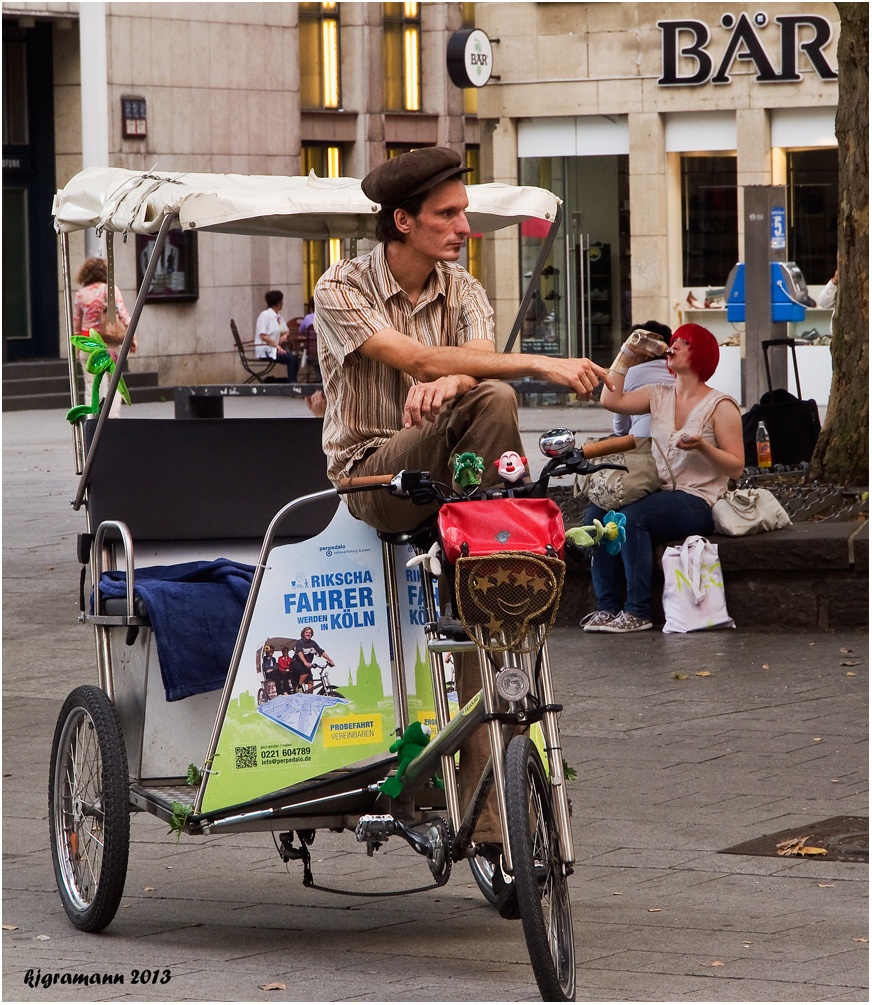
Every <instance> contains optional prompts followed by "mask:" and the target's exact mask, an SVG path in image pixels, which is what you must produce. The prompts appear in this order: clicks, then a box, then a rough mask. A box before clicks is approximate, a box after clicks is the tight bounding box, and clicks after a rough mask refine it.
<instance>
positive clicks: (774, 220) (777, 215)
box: [769, 206, 787, 251]
mask: <svg viewBox="0 0 872 1005" xmlns="http://www.w3.org/2000/svg"><path fill="white" fill-rule="evenodd" d="M786 246H787V214H786V213H785V211H784V207H783V206H773V207H772V209H770V210H769V247H770V248H771V249H772V250H773V251H781V250H782V249H784V248H785V247H786Z"/></svg>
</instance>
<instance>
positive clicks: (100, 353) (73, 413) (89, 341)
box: [67, 328, 130, 424]
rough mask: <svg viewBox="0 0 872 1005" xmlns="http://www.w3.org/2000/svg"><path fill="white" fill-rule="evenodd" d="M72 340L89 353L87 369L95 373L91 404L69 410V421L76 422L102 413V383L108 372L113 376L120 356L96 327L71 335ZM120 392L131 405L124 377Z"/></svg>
mask: <svg viewBox="0 0 872 1005" xmlns="http://www.w3.org/2000/svg"><path fill="white" fill-rule="evenodd" d="M70 342H71V343H72V344H73V346H74V347H75V348H76V349H81V350H82V352H86V353H88V354H89V355H88V361H87V362H86V363H85V369H86V370H87V371H88V373H92V374H93V375H94V385H93V387H92V389H91V401H90V404H84V405H75V406H73V408H71V409H70V410H69V412H67V422H71V423H73V424H75V423H76V422H78V421H79V420H80V419H83V418H84V417H85V416H86V415H99V414H100V384H101V383H102V381H103V376H104V375H105V374H107V373H108V374H109V376H110V378H111V376H112V374H113V373H115V363H116V361H117V359H118V357H117V356H116V354H115V353H114V352H112V350H111V349H110V348H109V347H108V346H107V345H106V343H105V342H104V341H103V337H102V336H101V335H100V333H99V332H98V331H97V329H96V328H92V329H91V330H90V332H89V333H88V335H71V336H70ZM118 393H119V394H120V395H121V397H122V398H123V399H124V401H125V402H126V403H127V404H128V405H129V404H130V392H129V391H128V390H127V385H126V384H125V383H124V378H123V377H122V378H121V379H120V380H119V381H118Z"/></svg>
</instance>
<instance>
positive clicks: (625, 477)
mask: <svg viewBox="0 0 872 1005" xmlns="http://www.w3.org/2000/svg"><path fill="white" fill-rule="evenodd" d="M606 439H611V437H606ZM587 442H588V443H597V442H599V441H598V440H595V439H594V440H588V441H587ZM653 443H654V439H653V437H651V436H637V437H636V449H635V450H629V451H627V452H626V453H619V454H610V455H609V457H608V461H609V463H610V464H622V465H624V467H626V468H627V470H626V471H615V470H614V469H613V468H611V469H605V470H603V471H594V473H593V474H592V475H585V476H584V477H583V478H579V477H578V476H576V479H575V488H574V490H573V495H576V496H579V495H585V496H587V498H588V499H590V501H591V502H592V503H593V504H594V505H595V506H599V507H600V509H604V510H610V509H614V510H622V509H623V508H624V507H625V506H627V505H628V504H629V503H631V502H635V501H636V500H637V499H641V498H642V496H647V495H650V494H651V493H652V492H657V491H659V489H660V475H659V474H658V473H657V462H656V460H655V458H654V452H653V448H652V445H653ZM657 449H658V450H660V445H659V444H658V445H657ZM661 454H662V451H661ZM664 460H665V458H664ZM667 467H668V463H667ZM670 474H671V471H670ZM672 486H673V488H674V487H675V479H674V478H673V480H672Z"/></svg>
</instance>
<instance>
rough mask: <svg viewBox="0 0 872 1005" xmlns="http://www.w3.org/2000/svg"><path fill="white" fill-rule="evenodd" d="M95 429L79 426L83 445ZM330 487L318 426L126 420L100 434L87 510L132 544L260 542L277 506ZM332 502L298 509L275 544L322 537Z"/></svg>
mask: <svg viewBox="0 0 872 1005" xmlns="http://www.w3.org/2000/svg"><path fill="white" fill-rule="evenodd" d="M95 428H96V420H95V419H92V420H89V421H88V422H86V423H85V443H86V446H87V447H88V448H90V444H91V440H92V439H93V435H94V429H95ZM330 487H331V485H330V482H329V481H328V479H327V462H326V459H325V457H324V452H323V450H322V448H321V420H320V419H317V418H314V417H311V418H309V417H305V418H304V417H294V418H262V419H261V418H257V419H235V418H227V419H136V418H131V419H127V418H125V419H121V420H118V421H112V422H107V423H106V424H105V427H104V429H103V431H102V433H101V437H100V442H99V443H98V446H97V453H96V454H95V455H94V462H93V464H92V467H91V480H90V483H89V486H88V511H89V515H90V522H91V527H92V528H96V527H98V526H99V525H100V523H102V522H103V521H104V520H121V521H123V522H124V523H125V524H127V526H128V527H129V528H130V532H131V534H132V536H133V540H134V544H135V545H136V546H138V545H139V544H140V543H142V542H156V543H169V542H207V541H227V540H244V541H260V540H263V536H264V534H265V533H266V529H267V527H268V526H269V522H270V520H271V519H272V518H273V516H274V515H275V514H276V512H277V511H278V510H279V509H280V508H281V507H282V506H283V505H284V504H285V503H287V502H289V501H290V500H292V499H297V498H299V497H300V496H304V495H309V494H310V493H313V492H319V491H322V490H324V489H329V488H330ZM337 502H338V500H332V499H327V500H324V501H322V502H320V503H318V504H316V505H310V506H304V507H301V508H300V509H299V510H298V511H297V512H296V513H294V514H292V515H291V516H289V517H288V520H287V521H286V525H285V527H284V528H282V529H281V530H280V536H281V538H282V540H300V539H303V538H308V537H312V536H313V535H315V534H318V533H320V532H321V531H322V530H324V529H325V528H326V527H327V525H328V524H329V523H330V520H331V519H332V517H333V514H334V512H335V510H336V505H337ZM189 557H191V556H189ZM148 564H154V563H151V562H150V563H148Z"/></svg>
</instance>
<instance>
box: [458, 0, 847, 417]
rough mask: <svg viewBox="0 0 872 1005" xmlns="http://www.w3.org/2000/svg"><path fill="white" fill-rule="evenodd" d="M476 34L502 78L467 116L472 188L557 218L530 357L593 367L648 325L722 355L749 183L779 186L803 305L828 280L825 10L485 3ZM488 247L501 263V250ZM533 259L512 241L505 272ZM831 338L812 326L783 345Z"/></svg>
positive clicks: (502, 242) (830, 27)
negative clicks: (813, 334)
mask: <svg viewBox="0 0 872 1005" xmlns="http://www.w3.org/2000/svg"><path fill="white" fill-rule="evenodd" d="M476 25H477V27H478V28H481V29H482V30H484V31H485V32H486V33H487V35H488V36H489V37H490V38H491V39H494V40H498V41H495V43H494V71H495V73H496V75H497V76H498V77H499V79H498V80H497V81H495V82H491V83H490V84H488V86H487V87H485V88H483V89H482V90H481V92H480V94H479V101H478V114H479V120H480V124H481V130H482V134H481V135H482V166H483V170H484V173H485V174H486V175H491V176H492V177H493V178H495V179H496V180H499V181H506V182H514V181H521V182H525V183H531V184H541V185H544V186H545V187H548V188H550V189H551V190H552V191H554V192H556V193H557V194H558V195H559V196H561V198H563V200H564V204H565V217H564V224H563V233H562V238H563V240H562V244H561V245H560V246H559V247H557V248H555V251H554V253H553V254H552V258H551V261H550V262H549V265H548V267H547V268H546V270H545V272H546V275H545V276H544V277H543V280H542V283H541V289H540V290H539V291H538V292H539V298H540V299H539V298H537V300H536V301H534V304H535V305H536V307H535V309H534V310H532V311H531V316H530V318H529V324H527V325H526V333H527V339H526V341H527V344H528V345H529V346H530V347H531V348H539V347H542V346H545V347H547V348H548V350H549V351H552V352H555V353H560V354H590V355H593V357H594V358H595V359H597V360H598V361H600V362H604V363H606V364H607V363H608V362H609V361H610V360H611V358H612V353H613V351H614V349H615V347H616V345H617V344H618V343H619V341H620V340H621V338H622V337H623V336H624V335H625V334H626V333H627V331H628V327H629V325H630V324H631V323H633V322H640V321H644V320H646V319H649V318H652V319H653V318H656V319H658V320H661V321H665V322H667V323H670V324H672V325H675V324H677V323H679V322H681V321H695V322H698V323H702V324H704V325H706V326H707V327H709V328H711V329H712V330H713V331H715V333H716V334H717V335H718V337H719V339H720V340H721V341H724V340H730V341H736V340H737V338H738V337H739V336H741V326H735V325H731V324H729V323H728V322H727V320H726V310H725V309H724V307H723V299H722V294H723V288H724V285H725V282H726V280H727V277H728V275H729V272H730V270H731V269H732V267H733V265H734V264H735V263H736V262H737V261H738V260H740V259H742V258H743V248H744V245H743V241H744V225H743V220H744V215H743V187H744V186H748V185H784V186H786V222H787V233H786V235H785V238H786V242H787V257H788V259H789V260H794V261H796V262H797V263H798V264H799V266H800V268H801V269H802V271H803V273H804V275H805V278H806V281H807V283H808V285H809V289H810V292H811V295H812V297H814V295H815V293H817V292H819V291H820V289H821V287H822V286H823V285H824V284H825V283H826V282H827V281H828V280H829V279H830V277H831V276H832V274H833V272H834V269H835V264H836V240H837V238H836V225H837V216H838V156H837V154H838V152H837V147H836V139H835V132H834V129H835V112H836V104H837V100H838V66H837V61H836V49H837V41H838V31H839V25H838V14H837V11H836V7H835V5H834V4H831V3H803V4H793V3H789V4H785V3H777V4H771V5H769V6H768V7H767V6H765V5H763V6H761V5H759V4H745V3H738V4H732V5H729V6H726V5H721V4H712V3H667V4H647V3H646V4H628V3H511V4H501V3H487V4H478V5H477V8H476ZM496 244H497V246H498V248H499V249H500V250H498V251H497V253H496V254H497V256H498V259H499V260H501V261H504V262H505V263H506V264H507V265H509V264H514V260H515V257H516V256H517V250H516V247H515V244H513V242H512V241H511V239H507V238H498V239H497V241H496ZM535 245H536V242H535V241H534V240H528V239H526V238H522V250H521V261H520V263H519V267H518V268H517V270H515V271H517V272H520V273H521V274H523V273H524V272H525V271H529V270H530V267H531V265H530V263H531V262H532V261H533V260H534V257H535V252H536V247H535ZM830 322H831V311H816V310H809V311H808V312H807V314H806V321H805V322H803V323H802V324H801V325H797V326H795V329H796V330H795V332H794V333H795V334H801V333H802V332H801V331H800V330H799V328H800V327H801V328H802V329H803V330H805V329H812V328H814V327H817V328H818V329H819V330H820V331H821V332H822V333H823V332H825V331H829V330H830V329H829V325H830ZM803 390H805V388H803ZM826 390H827V392H828V390H829V388H828V385H827V388H826ZM824 397H826V394H825V395H824Z"/></svg>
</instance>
